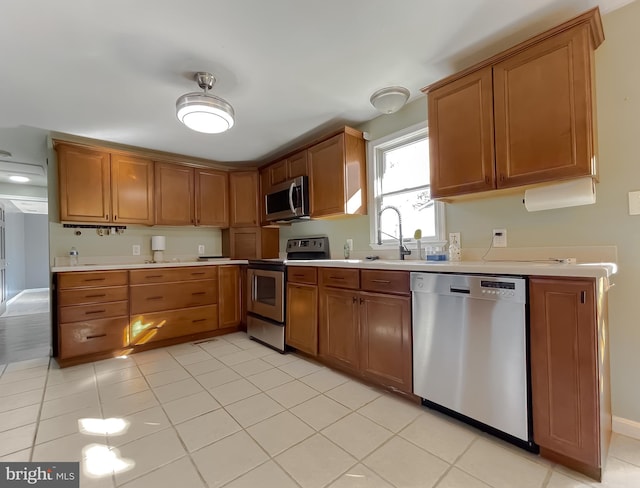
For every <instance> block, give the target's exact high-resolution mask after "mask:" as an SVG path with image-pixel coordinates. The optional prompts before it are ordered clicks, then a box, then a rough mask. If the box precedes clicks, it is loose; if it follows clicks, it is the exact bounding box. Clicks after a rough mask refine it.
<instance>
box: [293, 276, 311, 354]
mask: <svg viewBox="0 0 640 488" xmlns="http://www.w3.org/2000/svg"><path fill="white" fill-rule="evenodd" d="M285 331H286V343H287V345H289V346H291V347H295V348H296V349H299V350H300V351H303V352H306V353H307V354H311V355H312V356H316V355H317V354H318V287H317V286H312V285H299V284H294V283H288V284H287V325H286V328H285Z"/></svg>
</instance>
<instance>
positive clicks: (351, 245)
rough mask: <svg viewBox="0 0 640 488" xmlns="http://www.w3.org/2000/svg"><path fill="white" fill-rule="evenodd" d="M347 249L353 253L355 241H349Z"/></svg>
mask: <svg viewBox="0 0 640 488" xmlns="http://www.w3.org/2000/svg"><path fill="white" fill-rule="evenodd" d="M347 247H348V248H349V251H353V239H347Z"/></svg>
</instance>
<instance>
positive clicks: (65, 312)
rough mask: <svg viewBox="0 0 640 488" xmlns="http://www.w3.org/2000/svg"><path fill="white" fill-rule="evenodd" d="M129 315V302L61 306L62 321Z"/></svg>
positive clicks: (62, 322)
mask: <svg viewBox="0 0 640 488" xmlns="http://www.w3.org/2000/svg"><path fill="white" fill-rule="evenodd" d="M128 315H129V302H128V301H127V300H124V301H122V302H110V303H96V304H94V305H75V306H72V307H60V323H61V324H64V323H67V322H80V321H82V320H95V319H106V318H108V317H120V316H128Z"/></svg>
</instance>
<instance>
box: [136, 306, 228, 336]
mask: <svg viewBox="0 0 640 488" xmlns="http://www.w3.org/2000/svg"><path fill="white" fill-rule="evenodd" d="M217 328H218V306H217V305H209V306H207V307H195V308H190V309H187V310H173V311H171V312H154V313H147V314H140V315H135V316H132V317H131V331H130V334H131V344H132V345H140V344H147V343H149V342H157V341H161V340H164V339H171V338H173V337H181V336H186V335H190V334H198V333H200V332H207V331H210V330H215V329H217Z"/></svg>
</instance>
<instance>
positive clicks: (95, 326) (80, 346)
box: [59, 317, 129, 359]
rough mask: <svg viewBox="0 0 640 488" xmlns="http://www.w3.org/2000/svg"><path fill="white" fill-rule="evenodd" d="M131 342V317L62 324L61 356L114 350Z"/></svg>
mask: <svg viewBox="0 0 640 488" xmlns="http://www.w3.org/2000/svg"><path fill="white" fill-rule="evenodd" d="M128 343H129V317H120V318H117V319H103V320H90V321H84V322H76V323H73V324H61V325H60V356H59V357H60V358H61V359H65V358H70V357H74V356H83V355H85V354H95V353H99V352H106V351H113V350H117V349H120V348H122V347H126V346H127V345H128Z"/></svg>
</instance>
